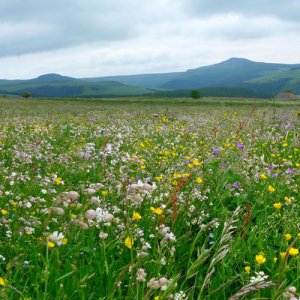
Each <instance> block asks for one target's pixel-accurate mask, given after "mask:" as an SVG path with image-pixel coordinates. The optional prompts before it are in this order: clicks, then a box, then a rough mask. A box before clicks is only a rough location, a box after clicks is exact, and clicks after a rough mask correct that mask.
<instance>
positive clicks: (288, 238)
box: [284, 233, 292, 241]
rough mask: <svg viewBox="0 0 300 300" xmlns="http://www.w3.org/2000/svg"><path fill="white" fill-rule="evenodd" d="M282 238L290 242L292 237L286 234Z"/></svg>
mask: <svg viewBox="0 0 300 300" xmlns="http://www.w3.org/2000/svg"><path fill="white" fill-rule="evenodd" d="M284 237H285V239H286V240H287V241H288V240H290V239H291V238H292V235H291V234H289V233H286V234H285V235H284Z"/></svg>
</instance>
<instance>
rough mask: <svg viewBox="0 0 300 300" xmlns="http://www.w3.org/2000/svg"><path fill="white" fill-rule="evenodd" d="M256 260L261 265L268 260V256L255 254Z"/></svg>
mask: <svg viewBox="0 0 300 300" xmlns="http://www.w3.org/2000/svg"><path fill="white" fill-rule="evenodd" d="M255 260H256V262H257V263H258V264H259V265H262V264H264V263H265V262H266V260H267V259H266V258H265V257H264V256H263V255H262V254H258V255H256V256H255Z"/></svg>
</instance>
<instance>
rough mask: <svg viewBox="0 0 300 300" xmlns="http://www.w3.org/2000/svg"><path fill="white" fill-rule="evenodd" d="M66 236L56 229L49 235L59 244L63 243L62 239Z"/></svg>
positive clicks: (52, 240) (51, 239)
mask: <svg viewBox="0 0 300 300" xmlns="http://www.w3.org/2000/svg"><path fill="white" fill-rule="evenodd" d="M64 238H65V236H64V234H63V233H62V232H59V231H54V232H53V233H52V234H50V236H49V241H51V242H53V243H56V244H57V245H58V246H61V245H62V242H61V241H62V240H63V239H64Z"/></svg>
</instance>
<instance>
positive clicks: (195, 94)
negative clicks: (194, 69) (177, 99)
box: [191, 90, 200, 99]
mask: <svg viewBox="0 0 300 300" xmlns="http://www.w3.org/2000/svg"><path fill="white" fill-rule="evenodd" d="M191 97H192V98H193V99H199V98H200V92H199V91H198V90H192V91H191Z"/></svg>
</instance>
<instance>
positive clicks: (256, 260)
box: [0, 98, 300, 300]
mask: <svg viewBox="0 0 300 300" xmlns="http://www.w3.org/2000/svg"><path fill="white" fill-rule="evenodd" d="M0 120H1V123H0V164H1V168H0V230H1V234H0V298H1V299H24V300H25V299H27V300H29V299H32V300H33V299H45V300H46V299H49V300H50V299H51V300H52V299H72V300H73V299H74V300H76V299H90V300H91V299H129V300H131V299H140V300H142V299H154V300H158V299H159V300H162V299H176V300H179V299H200V300H202V299H216V300H222V299H231V300H233V299H283V296H286V297H287V298H286V299H292V297H299V296H300V295H299V293H300V254H299V249H300V240H299V239H300V221H299V220H300V202H299V201H300V198H299V183H300V182H299V170H300V159H299V158H300V137H299V125H300V105H299V102H285V103H274V102H272V101H259V100H228V99H218V100H213V99H201V100H197V101H196V100H188V99H183V100H172V99H158V100H155V99H123V100H120V99H113V100H112V99H103V100H81V99H76V100H67V99H60V100H43V99H28V100H23V99H13V98H6V99H5V98H3V99H1V98H0ZM288 289H289V291H288ZM294 299H297V298H294Z"/></svg>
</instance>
